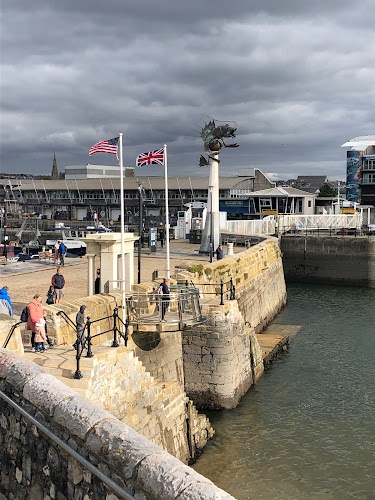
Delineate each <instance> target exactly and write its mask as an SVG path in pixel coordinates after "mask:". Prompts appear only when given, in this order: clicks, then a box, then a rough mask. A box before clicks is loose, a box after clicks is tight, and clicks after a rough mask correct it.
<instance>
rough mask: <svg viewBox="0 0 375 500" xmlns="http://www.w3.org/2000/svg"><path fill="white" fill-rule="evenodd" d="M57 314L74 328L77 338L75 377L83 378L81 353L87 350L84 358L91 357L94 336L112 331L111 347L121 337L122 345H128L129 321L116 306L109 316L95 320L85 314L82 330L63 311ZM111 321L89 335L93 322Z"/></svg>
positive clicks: (115, 344) (115, 345) (116, 344)
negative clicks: (123, 317)
mask: <svg viewBox="0 0 375 500" xmlns="http://www.w3.org/2000/svg"><path fill="white" fill-rule="evenodd" d="M57 315H60V316H63V318H64V319H65V320H66V321H67V323H68V324H69V325H70V326H71V327H72V328H74V330H75V332H76V333H77V340H76V342H75V349H76V371H75V373H74V378H75V379H81V378H83V375H82V372H81V357H82V355H83V351H84V350H87V353H86V358H92V357H93V356H94V353H93V352H92V340H93V339H94V338H96V337H100V336H101V335H105V334H106V333H109V332H113V341H112V345H111V347H119V345H120V344H119V339H120V338H122V339H123V340H124V345H125V346H127V345H128V328H129V323H128V321H127V320H126V321H125V322H124V321H123V320H122V318H121V317H120V316H119V314H118V308H117V307H115V308H114V310H113V314H111V315H110V316H105V317H103V318H98V319H95V320H93V321H92V320H91V318H90V316H87V319H86V323H85V326H84V328H83V330H82V331H80V332H79V336H78V330H77V325H76V324H75V323H74V322H73V321H72V320H71V319H70V318H69V316H68V315H67V314H66V313H65V312H64V311H59V312H58V313H57ZM111 319H112V321H113V323H112V325H111V327H110V328H109V329H107V330H104V331H101V332H99V333H96V334H95V335H91V327H92V325H93V324H94V323H99V322H100V321H107V320H111ZM121 326H122V327H124V331H123V330H121Z"/></svg>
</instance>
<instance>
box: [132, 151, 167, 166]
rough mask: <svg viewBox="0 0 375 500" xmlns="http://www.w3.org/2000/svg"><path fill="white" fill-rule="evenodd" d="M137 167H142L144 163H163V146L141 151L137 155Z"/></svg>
mask: <svg viewBox="0 0 375 500" xmlns="http://www.w3.org/2000/svg"><path fill="white" fill-rule="evenodd" d="M136 163H137V167H144V166H145V165H164V148H160V149H156V150H155V151H149V152H148V153H141V154H140V155H138V156H137V160H136Z"/></svg>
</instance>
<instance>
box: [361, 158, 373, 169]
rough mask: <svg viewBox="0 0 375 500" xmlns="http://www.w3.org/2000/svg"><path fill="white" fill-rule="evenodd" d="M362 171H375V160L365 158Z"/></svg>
mask: <svg viewBox="0 0 375 500" xmlns="http://www.w3.org/2000/svg"><path fill="white" fill-rule="evenodd" d="M362 170H375V160H369V159H366V158H364V159H363V161H362Z"/></svg>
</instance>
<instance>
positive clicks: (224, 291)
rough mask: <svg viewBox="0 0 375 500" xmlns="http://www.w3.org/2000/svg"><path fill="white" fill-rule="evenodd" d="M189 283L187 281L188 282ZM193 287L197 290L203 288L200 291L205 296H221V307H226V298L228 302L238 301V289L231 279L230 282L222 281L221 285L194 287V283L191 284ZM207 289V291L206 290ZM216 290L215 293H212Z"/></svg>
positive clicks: (211, 284)
mask: <svg viewBox="0 0 375 500" xmlns="http://www.w3.org/2000/svg"><path fill="white" fill-rule="evenodd" d="M186 283H187V281H186ZM190 283H191V285H192V286H194V287H196V288H200V287H203V289H202V290H200V291H201V292H202V293H203V294H204V295H215V296H219V295H220V305H221V306H223V305H224V298H225V299H227V300H235V299H236V287H235V285H234V283H233V279H232V278H230V279H229V281H225V282H224V281H223V280H221V281H220V283H199V284H198V285H194V283H193V282H192V281H191V282H190ZM205 287H206V289H205ZM212 288H214V291H210V290H211V289H212Z"/></svg>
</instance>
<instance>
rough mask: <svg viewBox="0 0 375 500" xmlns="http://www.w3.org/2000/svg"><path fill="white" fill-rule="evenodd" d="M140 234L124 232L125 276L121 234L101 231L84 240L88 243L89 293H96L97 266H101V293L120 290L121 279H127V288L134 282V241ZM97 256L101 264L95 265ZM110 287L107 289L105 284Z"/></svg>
mask: <svg viewBox="0 0 375 500" xmlns="http://www.w3.org/2000/svg"><path fill="white" fill-rule="evenodd" d="M138 239H139V236H134V234H133V233H125V234H124V255H125V277H124V278H123V277H122V273H121V246H122V245H121V234H120V233H100V234H89V235H87V236H86V237H85V238H82V240H83V241H84V242H85V243H86V245H87V249H86V257H87V260H88V281H87V295H94V283H95V275H96V268H97V267H100V293H103V292H105V291H113V290H116V291H119V290H120V289H121V281H122V280H124V281H125V289H126V290H129V289H130V288H131V286H132V285H133V284H134V242H135V241H137V240H138ZM95 258H99V259H100V266H97V265H95ZM106 283H108V284H109V289H108V290H105V284H106Z"/></svg>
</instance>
